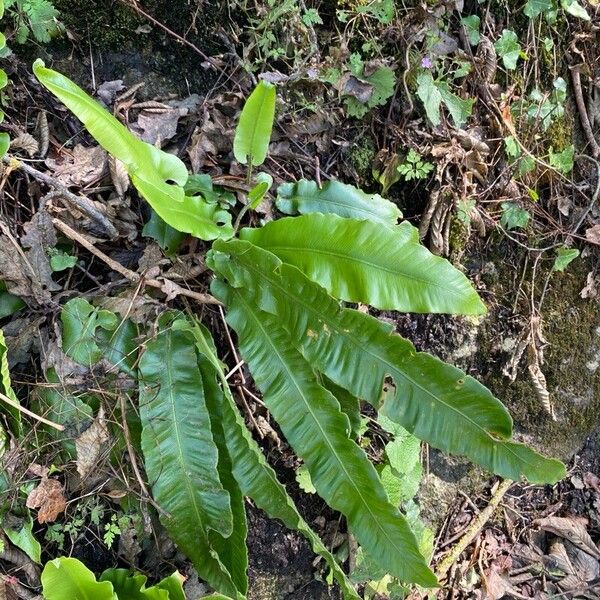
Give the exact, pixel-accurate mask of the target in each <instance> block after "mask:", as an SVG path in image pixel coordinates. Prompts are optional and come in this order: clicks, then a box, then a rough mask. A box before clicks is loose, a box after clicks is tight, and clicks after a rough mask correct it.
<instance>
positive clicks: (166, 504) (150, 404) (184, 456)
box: [139, 320, 242, 597]
mask: <svg viewBox="0 0 600 600" xmlns="http://www.w3.org/2000/svg"><path fill="white" fill-rule="evenodd" d="M161 326H162V331H160V333H158V335H157V336H156V337H155V338H153V339H152V340H150V341H149V342H147V344H146V348H145V351H144V353H143V354H142V356H141V358H140V361H139V373H140V400H139V402H140V419H141V422H142V427H143V430H142V452H143V454H144V464H145V469H146V473H147V474H148V480H149V483H150V485H151V488H152V495H153V497H154V499H155V500H156V501H157V502H158V504H159V505H160V506H161V507H162V508H163V510H164V511H166V513H168V515H165V514H163V515H161V521H162V523H163V524H164V526H165V528H166V529H167V531H168V532H169V534H170V535H171V537H172V538H173V540H174V541H175V543H176V544H177V545H178V547H179V548H180V550H181V551H182V552H183V553H184V554H185V555H186V556H187V557H188V558H189V559H190V560H191V561H192V562H193V564H194V566H195V568H196V569H197V571H198V573H199V574H200V575H201V577H203V578H204V579H205V580H206V581H208V582H209V583H210V585H211V586H212V587H214V588H215V589H217V590H219V591H221V592H223V593H226V594H229V595H231V596H233V597H236V595H237V596H240V597H242V596H241V594H239V592H238V590H237V588H236V586H235V584H234V582H233V581H232V579H231V575H230V574H229V572H228V571H227V568H226V567H225V566H224V565H223V563H222V562H221V560H220V558H219V556H218V554H217V552H216V551H215V549H214V548H213V547H212V546H211V544H210V539H209V530H211V529H212V530H213V531H215V532H217V533H218V534H220V535H222V536H225V537H227V536H229V535H231V533H232V530H233V517H232V514H231V507H230V500H229V493H228V492H227V491H226V490H225V489H224V488H223V485H222V484H221V481H220V479H219V473H218V470H217V463H218V453H217V447H216V445H215V443H214V440H213V437H212V432H211V422H210V417H209V414H208V410H207V407H206V403H205V399H204V393H203V386H202V377H201V373H200V370H199V367H198V364H197V358H196V350H195V346H194V340H193V338H192V337H191V335H189V333H188V332H186V331H178V330H174V329H172V328H171V327H166V322H165V321H164V320H163V321H161Z"/></svg>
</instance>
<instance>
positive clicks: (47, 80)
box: [33, 59, 233, 240]
mask: <svg viewBox="0 0 600 600" xmlns="http://www.w3.org/2000/svg"><path fill="white" fill-rule="evenodd" d="M33 72H34V73H35V76H36V77H37V78H38V80H39V81H40V83H41V84H42V85H44V86H45V87H46V88H48V89H49V90H50V91H51V92H52V93H53V94H54V95H55V96H56V97H57V98H58V99H59V100H60V101H61V102H63V103H64V104H65V106H66V107H67V108H68V109H69V110H70V111H72V112H73V113H74V114H75V115H76V116H77V118H78V119H79V120H80V121H81V122H82V123H83V124H84V125H85V127H86V129H87V130H88V131H89V132H90V134H91V135H92V136H93V137H94V138H95V139H96V141H97V142H98V143H99V144H100V145H101V146H102V147H103V148H104V149H105V150H106V151H107V152H108V153H109V154H111V155H112V156H114V157H115V158H118V159H119V160H120V161H121V162H122V163H123V164H124V165H125V166H126V168H127V172H128V173H129V176H130V177H131V180H132V182H133V185H134V186H135V187H136V188H137V190H138V191H139V192H140V194H141V195H142V196H143V197H144V198H145V199H146V200H147V201H148V203H149V204H150V205H151V206H152V208H153V209H154V210H155V211H156V213H157V214H158V215H159V216H160V217H161V218H162V219H163V220H164V221H165V222H167V223H168V224H169V225H171V227H174V228H175V229H177V230H179V231H183V232H185V233H191V234H192V235H195V236H197V237H199V238H201V239H204V240H213V239H215V238H217V237H221V236H222V237H230V236H231V235H232V233H233V227H232V225H231V217H230V216H229V213H227V211H224V210H222V209H220V208H219V207H218V205H216V204H209V203H208V202H206V201H204V199H202V198H200V197H199V196H195V197H190V196H186V195H185V191H184V189H183V186H184V185H185V183H186V181H187V178H188V172H187V168H186V166H185V165H184V164H183V162H182V161H181V160H179V158H177V156H175V155H173V154H169V153H167V152H163V151H162V150H160V149H159V148H156V147H155V146H153V145H151V144H148V143H146V142H143V141H141V140H139V139H138V138H137V137H136V136H135V135H133V133H131V131H129V130H128V129H127V128H126V127H125V126H124V125H122V124H121V123H120V122H119V121H118V120H117V119H116V118H115V117H113V115H111V114H110V113H109V112H108V111H107V110H106V109H105V108H104V107H103V106H102V105H101V104H99V103H98V102H96V101H95V100H94V99H93V98H91V97H90V96H89V95H88V94H86V93H85V92H84V91H83V90H82V89H81V88H80V87H79V86H78V85H76V84H75V83H73V82H72V81H71V80H70V79H69V78H67V77H65V76H64V75H61V74H60V73H58V72H56V71H53V70H52V69H48V68H46V67H45V66H44V63H43V61H41V60H39V59H38V60H36V61H35V63H34V65H33Z"/></svg>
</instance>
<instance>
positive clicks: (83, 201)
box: [2, 155, 119, 239]
mask: <svg viewBox="0 0 600 600" xmlns="http://www.w3.org/2000/svg"><path fill="white" fill-rule="evenodd" d="M2 160H3V161H4V162H5V163H6V164H7V165H13V166H16V167H17V168H18V169H20V170H21V171H23V172H24V173H27V174H28V175H31V177H33V178H34V179H37V180H38V181H41V182H42V183H45V184H46V185H48V186H50V187H51V188H54V189H55V190H56V191H58V192H60V194H61V196H62V197H63V198H64V199H65V200H67V201H68V202H70V203H71V204H73V205H74V206H76V207H77V208H78V209H79V210H80V211H81V212H83V213H85V214H86V215H87V216H88V217H90V218H91V219H94V221H96V222H97V223H98V224H99V225H100V226H101V227H102V228H103V229H104V231H105V232H106V234H107V235H108V236H109V237H110V238H111V239H113V238H116V237H118V235H119V232H118V231H117V230H116V229H115V226H114V225H113V224H112V223H111V222H110V221H109V220H108V218H107V217H106V215H103V214H102V213H101V212H100V211H99V210H98V209H97V208H96V207H95V206H94V205H93V204H92V201H91V200H89V199H88V198H84V197H81V196H76V195H75V194H73V192H71V191H69V190H68V189H67V188H66V187H65V186H64V185H63V184H62V183H60V181H58V180H57V179H55V178H54V177H51V176H50V175H47V174H46V173H42V172H41V171H38V170H37V169H35V168H33V167H32V166H31V165H28V164H27V163H24V162H21V161H19V160H18V159H16V158H13V157H11V156H9V155H6V156H4V158H3V159H2Z"/></svg>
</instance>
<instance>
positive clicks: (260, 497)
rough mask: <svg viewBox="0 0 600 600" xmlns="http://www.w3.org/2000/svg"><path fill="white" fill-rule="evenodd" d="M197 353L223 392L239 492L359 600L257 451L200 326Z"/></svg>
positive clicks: (349, 595) (347, 594)
mask: <svg viewBox="0 0 600 600" xmlns="http://www.w3.org/2000/svg"><path fill="white" fill-rule="evenodd" d="M194 333H195V338H196V342H197V348H198V351H199V352H200V353H202V354H204V355H205V356H206V357H207V359H208V360H209V361H210V363H211V365H212V367H213V369H214V371H215V374H216V376H217V377H218V379H219V381H220V382H221V385H222V389H223V392H224V393H223V400H224V401H223V403H222V404H221V412H220V414H219V417H220V418H221V420H222V423H223V429H224V431H226V432H227V435H226V436H225V441H226V443H227V447H228V449H229V454H230V457H231V464H232V468H233V475H234V477H235V478H236V480H237V482H238V484H239V486H240V488H241V490H242V493H243V494H244V495H245V496H248V497H249V498H252V500H253V501H254V502H255V503H256V505H257V506H258V507H259V508H261V509H262V510H264V511H265V512H266V513H267V514H268V515H269V516H270V517H271V518H273V519H280V520H281V521H282V522H283V523H284V525H286V527H288V528H290V529H295V530H297V531H299V532H300V533H301V534H302V535H304V536H305V537H306V539H308V541H309V542H310V543H311V546H312V548H313V550H314V552H316V553H317V554H319V555H320V556H322V557H323V558H324V559H325V560H326V562H327V564H328V565H329V567H330V569H331V570H332V572H333V575H334V577H335V578H336V580H337V582H338V583H339V585H340V588H341V590H342V592H343V594H344V597H345V598H348V599H352V600H359V596H358V594H357V593H356V591H355V590H354V588H353V587H352V584H351V583H350V582H349V581H348V579H347V577H346V575H345V574H344V572H343V571H342V569H341V567H340V566H339V565H338V563H337V561H336V560H335V558H334V557H333V555H332V554H331V552H329V550H327V548H326V547H325V546H324V544H323V542H322V541H321V540H320V538H319V536H318V535H317V534H316V533H315V532H314V531H313V530H312V529H311V528H310V527H309V526H308V524H307V523H306V521H304V519H303V518H302V517H301V516H300V514H299V513H298V511H297V509H296V507H295V506H294V502H293V500H292V499H291V498H290V496H289V495H288V494H287V492H286V491H285V488H284V487H283V485H281V483H279V481H278V480H277V476H276V475H275V472H274V471H273V469H272V468H271V467H270V466H269V465H268V463H267V461H266V459H265V457H264V456H263V454H262V452H261V450H260V448H259V447H258V445H257V444H256V442H255V441H254V439H253V438H252V436H251V435H250V432H249V431H248V429H247V428H246V425H245V423H244V420H243V419H242V417H241V416H240V413H239V412H238V410H237V406H236V404H235V401H234V399H233V397H232V395H231V391H230V390H229V385H228V382H227V379H226V377H225V373H224V371H223V367H222V364H221V362H220V361H219V359H218V357H217V353H216V349H215V347H214V343H213V341H212V339H211V337H210V333H209V332H208V330H207V329H206V328H205V327H204V326H202V325H201V324H200V323H197V324H196V327H195V332H194Z"/></svg>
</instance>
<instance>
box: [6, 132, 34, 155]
mask: <svg viewBox="0 0 600 600" xmlns="http://www.w3.org/2000/svg"><path fill="white" fill-rule="evenodd" d="M10 149H11V150H23V152H25V153H27V155H28V156H29V157H32V156H35V155H36V154H37V153H38V150H39V149H40V145H39V143H38V141H37V140H36V139H35V138H34V137H33V136H32V135H31V134H29V133H22V134H21V135H18V136H17V137H15V138H13V139H12V140H10Z"/></svg>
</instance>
